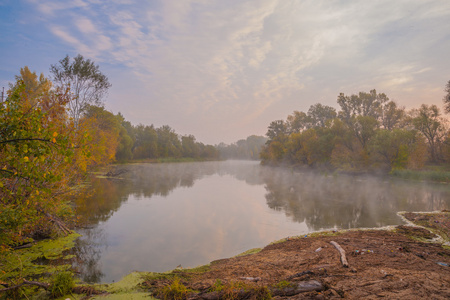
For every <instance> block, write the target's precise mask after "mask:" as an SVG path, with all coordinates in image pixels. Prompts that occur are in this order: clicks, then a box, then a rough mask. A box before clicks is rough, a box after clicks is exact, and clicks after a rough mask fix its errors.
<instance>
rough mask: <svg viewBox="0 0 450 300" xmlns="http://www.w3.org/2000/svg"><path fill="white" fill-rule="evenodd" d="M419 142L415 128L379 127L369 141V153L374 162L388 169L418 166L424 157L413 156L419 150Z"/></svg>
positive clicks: (420, 141)
mask: <svg viewBox="0 0 450 300" xmlns="http://www.w3.org/2000/svg"><path fill="white" fill-rule="evenodd" d="M421 143H422V140H421V137H420V136H419V135H418V132H417V131H416V130H407V129H399V128H396V129H394V130H386V129H381V130H378V131H377V133H376V135H375V136H374V137H373V139H372V140H371V142H370V150H371V151H370V153H371V156H372V160H373V161H374V163H375V164H381V166H385V167H386V168H388V169H389V170H393V169H405V168H407V167H408V166H409V165H412V164H414V165H415V166H416V167H418V166H423V163H424V162H425V157H426V156H425V155H421V157H422V159H421V160H420V161H418V160H417V158H418V157H417V156H414V154H415V153H416V152H417V151H420V146H421ZM413 160H414V161H413Z"/></svg>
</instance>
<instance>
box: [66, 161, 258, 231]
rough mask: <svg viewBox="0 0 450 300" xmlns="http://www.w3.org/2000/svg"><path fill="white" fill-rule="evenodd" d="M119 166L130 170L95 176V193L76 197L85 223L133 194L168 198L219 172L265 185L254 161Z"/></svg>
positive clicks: (107, 213)
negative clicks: (114, 176) (117, 174)
mask: <svg viewBox="0 0 450 300" xmlns="http://www.w3.org/2000/svg"><path fill="white" fill-rule="evenodd" d="M118 168H120V169H126V170H127V172H126V173H125V174H122V175H121V178H122V179H104V178H97V179H93V180H92V183H91V185H92V190H93V192H92V193H90V194H89V195H85V196H84V197H83V196H82V197H79V198H77V199H75V200H74V202H75V206H76V209H77V214H78V215H80V216H82V217H83V219H84V220H85V223H89V224H97V223H98V222H100V221H103V222H104V221H106V220H108V219H109V218H110V217H111V216H112V214H113V213H114V212H116V211H117V210H118V209H119V208H120V206H121V205H122V203H123V202H124V201H127V200H128V198H129V196H130V195H132V196H134V197H135V198H137V199H140V198H151V197H152V196H163V197H166V196H168V195H169V194H170V192H171V191H173V190H174V189H176V188H178V187H192V186H193V185H194V183H195V181H196V180H199V179H201V178H203V177H206V176H211V175H213V174H216V173H217V174H219V175H221V176H224V175H231V176H233V177H235V178H237V179H238V180H244V181H245V182H247V183H248V184H252V185H255V184H262V181H261V176H260V173H261V167H260V166H259V165H258V164H256V163H255V162H246V161H237V162H236V161H234V162H233V161H231V162H204V163H172V164H136V165H124V166H120V167H118Z"/></svg>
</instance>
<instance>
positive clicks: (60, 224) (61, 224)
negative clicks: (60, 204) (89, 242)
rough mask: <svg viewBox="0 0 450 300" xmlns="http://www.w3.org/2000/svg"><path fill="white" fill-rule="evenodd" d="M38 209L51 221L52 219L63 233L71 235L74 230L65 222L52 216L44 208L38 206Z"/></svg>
mask: <svg viewBox="0 0 450 300" xmlns="http://www.w3.org/2000/svg"><path fill="white" fill-rule="evenodd" d="M38 211H39V212H41V213H42V214H44V215H45V216H46V217H47V218H48V219H49V220H50V221H52V222H53V223H54V224H55V225H56V226H57V227H58V228H59V229H60V230H61V231H62V232H63V233H64V235H66V236H67V235H69V234H71V233H72V230H70V229H69V228H68V227H67V225H66V224H64V222H62V221H61V220H59V219H58V218H57V217H55V216H52V215H51V214H49V213H47V212H45V211H44V210H43V209H40V208H38Z"/></svg>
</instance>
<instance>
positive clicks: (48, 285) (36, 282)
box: [0, 280, 50, 292]
mask: <svg viewBox="0 0 450 300" xmlns="http://www.w3.org/2000/svg"><path fill="white" fill-rule="evenodd" d="M26 284H28V285H36V286H39V287H42V288H44V289H46V290H47V289H48V288H49V287H50V284H48V283H45V282H38V281H28V280H24V281H23V282H22V283H20V284H17V285H13V286H10V287H7V288H4V289H0V292H6V291H9V290H14V289H17V288H20V287H21V286H23V285H26ZM2 285H5V286H6V284H2Z"/></svg>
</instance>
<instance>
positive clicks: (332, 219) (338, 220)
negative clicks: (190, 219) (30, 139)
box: [75, 161, 450, 230]
mask: <svg viewBox="0 0 450 300" xmlns="http://www.w3.org/2000/svg"><path fill="white" fill-rule="evenodd" d="M119 168H123V169H127V171H128V172H127V173H125V174H124V175H123V176H122V177H123V178H124V179H121V180H117V179H115V180H112V179H94V180H93V182H92V188H93V190H94V191H95V193H94V194H93V195H91V196H87V197H85V198H79V199H77V200H76V201H75V203H76V207H77V213H78V215H81V216H84V218H85V219H86V220H87V222H89V223H94V224H96V223H98V222H99V221H106V220H108V219H109V218H110V217H111V216H112V214H113V213H114V212H115V211H117V210H118V209H119V207H120V206H121V204H122V203H123V202H124V201H127V200H128V198H129V196H130V195H133V196H134V197H135V198H137V199H140V198H150V197H152V196H155V195H157V196H163V197H165V196H168V195H169V194H170V192H171V191H172V190H174V189H175V188H177V187H191V186H193V185H194V183H195V181H196V180H198V179H201V178H203V177H206V176H211V175H213V174H219V175H220V176H224V175H230V176H233V177H234V178H236V179H238V180H242V181H245V182H246V183H247V184H250V185H263V184H264V186H265V188H266V190H267V194H266V200H267V205H268V206H269V207H270V208H271V209H274V210H278V211H285V213H286V215H287V216H289V217H291V218H292V220H294V221H296V222H304V221H306V222H307V224H308V225H309V226H311V228H313V229H314V230H317V229H320V228H325V227H332V226H338V227H342V228H350V227H361V226H370V227H372V226H383V225H387V224H392V220H395V219H396V218H397V217H396V212H397V211H401V210H415V211H417V210H427V211H430V210H439V209H444V208H448V205H449V201H450V200H449V199H450V191H449V188H448V185H440V184H434V185H426V184H421V183H417V182H408V181H400V180H389V181H385V180H383V179H382V178H373V177H352V176H344V175H341V176H328V177H327V176H323V175H320V174H315V173H297V172H293V171H290V170H286V169H282V168H270V167H264V166H260V165H259V164H256V163H254V162H247V161H227V162H204V163H173V164H136V165H125V166H120V167H119Z"/></svg>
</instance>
